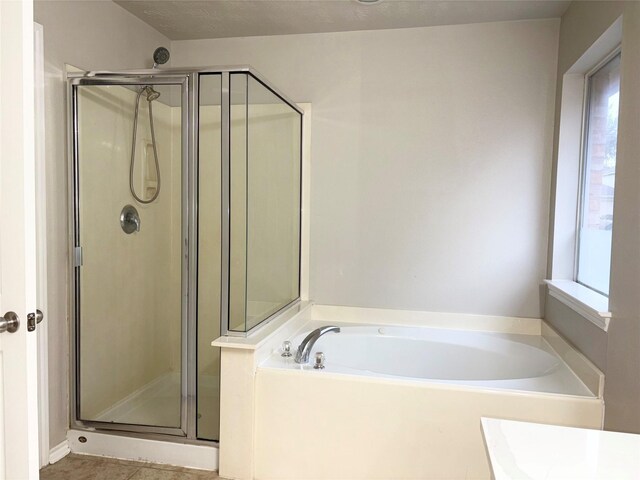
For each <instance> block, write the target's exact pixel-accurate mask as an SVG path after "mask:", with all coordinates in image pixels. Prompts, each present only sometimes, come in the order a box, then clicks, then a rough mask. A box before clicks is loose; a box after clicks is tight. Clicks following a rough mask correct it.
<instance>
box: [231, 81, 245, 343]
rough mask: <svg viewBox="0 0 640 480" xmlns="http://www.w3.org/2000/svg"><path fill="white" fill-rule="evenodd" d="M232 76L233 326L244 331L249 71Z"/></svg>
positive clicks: (234, 329) (234, 328)
mask: <svg viewBox="0 0 640 480" xmlns="http://www.w3.org/2000/svg"><path fill="white" fill-rule="evenodd" d="M229 77H230V80H229V91H230V97H231V105H230V113H229V116H230V117H231V118H230V120H231V126H230V129H231V131H230V145H229V151H230V166H229V177H230V178H229V183H230V186H229V196H230V205H229V210H230V220H229V330H231V331H238V332H244V331H246V330H247V328H246V325H245V322H246V296H247V294H246V285H247V75H246V74H245V73H233V74H231V75H230V76H229Z"/></svg>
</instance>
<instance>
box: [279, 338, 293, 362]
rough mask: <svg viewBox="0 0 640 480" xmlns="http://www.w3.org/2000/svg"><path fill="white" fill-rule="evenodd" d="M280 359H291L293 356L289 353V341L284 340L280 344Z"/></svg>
mask: <svg viewBox="0 0 640 480" xmlns="http://www.w3.org/2000/svg"><path fill="white" fill-rule="evenodd" d="M280 356H281V357H285V358H286V357H291V356H293V354H292V353H291V342H290V341H289V340H285V341H284V342H282V353H281V354H280Z"/></svg>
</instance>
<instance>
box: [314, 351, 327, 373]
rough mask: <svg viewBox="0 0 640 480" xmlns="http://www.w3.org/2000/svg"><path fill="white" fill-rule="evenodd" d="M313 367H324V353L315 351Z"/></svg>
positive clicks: (318, 368)
mask: <svg viewBox="0 0 640 480" xmlns="http://www.w3.org/2000/svg"><path fill="white" fill-rule="evenodd" d="M313 368H315V369H316V370H322V369H323V368H324V353H322V352H316V356H315V362H314V365H313Z"/></svg>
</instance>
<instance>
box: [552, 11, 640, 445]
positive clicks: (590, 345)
mask: <svg viewBox="0 0 640 480" xmlns="http://www.w3.org/2000/svg"><path fill="white" fill-rule="evenodd" d="M620 15H623V28H622V37H623V40H622V65H621V70H622V84H621V97H620V117H619V131H618V158H617V167H616V170H617V171H616V197H615V207H614V226H613V251H612V261H611V287H610V297H609V308H610V310H611V312H612V319H611V322H610V326H609V331H608V333H605V332H603V331H602V330H599V329H598V328H596V327H594V326H593V324H591V323H590V322H589V320H587V319H585V318H582V317H580V316H579V315H577V314H575V313H574V312H572V311H571V310H569V309H567V308H566V307H564V306H563V305H560V304H559V302H558V301H557V300H555V299H553V298H550V297H547V308H546V312H545V318H546V319H547V321H549V323H551V324H552V325H553V326H554V327H556V328H557V329H558V330H559V331H560V332H562V334H563V335H565V336H566V337H567V338H568V339H569V340H570V341H571V342H572V343H574V344H575V345H576V346H577V347H578V348H579V349H580V350H581V351H582V352H583V353H584V354H585V355H587V356H588V357H589V358H590V359H591V360H592V361H593V362H594V363H596V364H597V365H598V366H599V367H600V368H601V369H603V371H604V372H605V377H606V380H605V403H606V415H605V428H607V429H611V430H621V431H628V432H636V433H639V432H640V415H639V414H638V405H640V375H638V368H639V367H638V365H640V298H639V297H638V291H640V258H639V256H638V245H640V221H639V220H638V208H639V207H638V205H640V198H639V193H638V192H640V175H639V173H640V172H639V171H638V167H639V165H640V164H639V163H638V151H640V142H639V137H638V135H637V131H636V130H637V126H638V124H639V121H640V108H639V105H640V97H639V96H638V89H637V88H636V86H637V85H638V84H639V82H640V4H639V3H637V2H573V3H572V4H571V6H570V7H569V9H568V10H567V12H566V13H565V14H564V16H563V17H562V22H561V29H560V45H559V55H558V94H557V97H556V119H559V118H560V117H559V115H560V104H561V95H560V92H561V89H562V77H563V75H564V73H565V72H566V71H567V70H568V69H569V68H570V67H571V66H572V65H573V64H574V63H575V62H576V61H577V60H578V59H579V58H580V57H581V56H582V54H583V53H584V52H585V51H586V50H587V49H588V48H589V47H590V46H591V45H592V44H593V42H595V41H596V40H597V39H598V38H599V37H600V36H601V35H602V34H603V33H604V32H605V30H607V28H609V27H610V26H611V25H612V24H613V23H614V22H615V20H616V19H617V18H618V17H619V16H620ZM558 131H559V125H558V122H556V128H555V142H554V178H555V166H556V165H557V144H558ZM558 195H559V194H558ZM555 197H556V193H555V182H554V183H553V185H552V201H551V205H554V204H555ZM551 225H553V209H552V211H551ZM552 242H553V231H552V232H551V235H550V245H551V243H552ZM550 251H551V249H550ZM552 260H553V259H551V258H550V259H549V272H551V262H552Z"/></svg>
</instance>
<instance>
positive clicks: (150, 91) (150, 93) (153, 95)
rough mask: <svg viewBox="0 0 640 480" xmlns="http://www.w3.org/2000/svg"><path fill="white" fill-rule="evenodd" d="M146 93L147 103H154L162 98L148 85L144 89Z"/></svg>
mask: <svg viewBox="0 0 640 480" xmlns="http://www.w3.org/2000/svg"><path fill="white" fill-rule="evenodd" d="M142 91H143V92H144V93H146V94H147V102H153V101H154V100H157V99H158V98H159V97H160V92H158V91H156V90H154V89H153V87H151V86H149V85H147V86H146V87H144V88H143V89H142Z"/></svg>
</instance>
